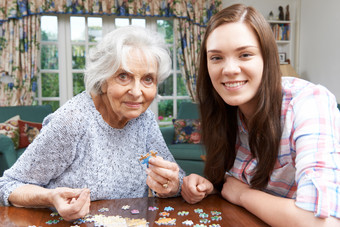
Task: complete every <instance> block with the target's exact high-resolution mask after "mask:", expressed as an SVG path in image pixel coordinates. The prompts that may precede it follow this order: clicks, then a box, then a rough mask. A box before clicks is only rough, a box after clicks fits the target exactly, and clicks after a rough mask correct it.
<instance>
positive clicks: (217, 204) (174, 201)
mask: <svg viewBox="0 0 340 227" xmlns="http://www.w3.org/2000/svg"><path fill="white" fill-rule="evenodd" d="M125 205H129V206H130V209H129V210H123V209H122V207H123V206H125ZM168 206H170V207H172V208H174V210H173V211H168V213H169V214H170V215H169V217H168V218H175V219H176V226H186V225H183V224H182V222H183V221H185V220H192V221H193V223H194V224H200V220H201V219H202V218H200V217H199V214H198V213H195V211H194V210H195V209H198V208H199V209H202V210H203V212H204V213H206V214H208V215H209V217H208V218H207V219H209V220H210V223H209V224H210V225H211V224H220V226H223V227H228V226H233V227H237V226H252V227H256V226H268V225H267V224H266V223H264V222H263V221H261V220H260V219H259V218H257V217H256V216H254V215H253V214H251V213H249V212H248V211H247V210H245V209H244V208H242V207H239V206H236V205H233V204H231V203H229V202H227V201H226V200H224V199H223V198H222V197H221V196H220V195H210V196H208V197H207V198H205V199H204V200H202V201H201V202H199V203H197V204H188V203H186V202H185V201H184V199H183V198H182V197H176V198H167V199H161V198H152V197H149V198H135V199H115V200H102V201H94V202H91V207H90V214H91V215H96V214H103V215H105V216H116V215H119V216H121V217H124V218H130V219H142V218H144V219H146V220H147V221H148V222H149V226H159V225H157V224H156V223H155V221H158V220H159V219H160V217H161V216H160V213H161V212H163V211H164V208H166V207H168ZM149 207H157V208H158V209H157V210H155V211H152V210H149ZM101 208H108V211H104V212H103V211H101V212H100V211H99V210H100V209H101ZM132 209H137V210H139V214H132V213H131V210H132ZM106 210H107V209H106ZM179 211H189V214H188V215H187V216H180V215H178V212H179ZM211 211H219V212H221V215H220V216H221V217H222V220H220V221H212V220H211V216H212V215H211ZM51 213H52V211H51V210H50V209H47V208H46V209H42V208H39V209H38V208H36V209H35V208H17V207H0V226H7V227H12V226H32V225H35V226H72V225H74V224H73V223H72V222H67V221H64V220H62V221H60V222H59V223H57V224H46V222H47V221H49V220H55V219H58V217H52V216H51V215H50V214H51ZM209 224H206V225H207V226H209ZM80 226H94V223H93V222H92V223H91V222H87V223H83V224H80Z"/></svg>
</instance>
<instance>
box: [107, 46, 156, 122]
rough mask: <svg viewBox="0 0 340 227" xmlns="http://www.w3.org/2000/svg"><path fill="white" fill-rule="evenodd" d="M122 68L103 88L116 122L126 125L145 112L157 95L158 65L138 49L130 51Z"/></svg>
mask: <svg viewBox="0 0 340 227" xmlns="http://www.w3.org/2000/svg"><path fill="white" fill-rule="evenodd" d="M126 68H127V69H128V70H125V69H124V68H123V67H122V66H121V67H120V68H119V69H118V70H117V72H116V73H115V74H114V75H113V76H112V77H110V78H109V79H108V80H107V81H106V84H104V85H103V86H102V92H103V93H106V94H107V97H108V100H109V106H107V108H112V111H113V113H114V114H115V115H116V117H117V118H118V120H119V121H129V120H131V119H133V118H136V117H138V116H139V115H141V114H142V113H143V112H145V111H146V110H147V108H148V107H149V106H150V104H151V102H152V101H153V99H154V98H155V96H156V92H157V62H156V59H154V58H146V57H145V56H144V55H143V54H142V53H141V52H140V51H139V50H138V49H133V50H131V51H130V55H128V56H127V59H126Z"/></svg>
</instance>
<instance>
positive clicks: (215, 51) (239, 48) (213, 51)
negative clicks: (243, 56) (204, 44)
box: [207, 45, 259, 53]
mask: <svg viewBox="0 0 340 227" xmlns="http://www.w3.org/2000/svg"><path fill="white" fill-rule="evenodd" d="M247 48H257V49H259V47H258V46H253V45H248V46H241V47H238V48H236V51H241V50H245V49H247ZM210 52H212V53H222V51H221V50H218V49H211V50H207V53H210Z"/></svg>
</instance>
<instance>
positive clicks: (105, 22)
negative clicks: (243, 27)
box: [35, 14, 190, 126]
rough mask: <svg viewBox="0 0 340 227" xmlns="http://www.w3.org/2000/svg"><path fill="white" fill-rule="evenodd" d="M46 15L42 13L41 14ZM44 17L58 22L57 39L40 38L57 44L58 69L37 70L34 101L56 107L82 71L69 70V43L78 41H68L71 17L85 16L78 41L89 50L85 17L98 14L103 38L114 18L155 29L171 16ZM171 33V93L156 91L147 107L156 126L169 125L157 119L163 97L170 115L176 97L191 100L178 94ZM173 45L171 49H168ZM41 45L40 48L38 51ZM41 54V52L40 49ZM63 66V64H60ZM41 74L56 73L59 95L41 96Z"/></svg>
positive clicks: (68, 94)
mask: <svg viewBox="0 0 340 227" xmlns="http://www.w3.org/2000/svg"><path fill="white" fill-rule="evenodd" d="M42 16H45V15H42ZM46 16H56V17H57V21H58V40H57V41H53V42H52V41H41V45H49V44H53V45H56V46H57V48H58V69H53V70H52V69H41V67H39V68H40V71H39V73H38V78H37V82H38V93H37V96H36V98H35V100H36V101H37V102H38V104H39V105H41V104H43V102H44V101H59V106H62V105H63V104H65V103H66V102H67V101H68V100H69V99H71V98H72V97H73V96H74V95H73V73H83V72H84V70H81V69H72V45H73V44H75V43H77V42H75V41H71V22H70V18H71V17H84V18H85V34H86V35H85V41H84V42H83V41H82V42H81V44H82V45H85V53H88V47H89V45H91V44H93V43H92V42H89V41H88V26H87V23H88V20H87V18H88V17H100V18H102V37H104V36H105V35H106V34H107V33H108V32H109V31H112V30H113V29H115V23H114V20H115V18H128V19H129V24H131V21H132V19H145V21H146V23H145V26H146V28H149V29H152V30H155V31H156V30H157V20H173V18H167V17H133V16H128V17H115V16H109V15H69V14H48V15H46ZM173 25H174V27H173V32H174V31H176V29H177V28H176V27H175V26H176V23H173ZM173 34H174V42H173V43H172V44H169V49H170V50H172V69H171V72H170V75H171V74H172V75H173V78H172V79H173V94H172V95H166V96H161V95H159V94H158V92H157V95H156V97H155V99H154V101H153V102H152V104H151V106H150V109H151V110H152V111H153V112H154V114H155V116H156V119H157V121H158V123H159V125H162V126H166V125H169V124H172V122H171V121H170V122H160V121H159V120H158V103H159V102H161V101H163V100H172V101H173V118H176V117H177V112H178V106H177V101H178V100H190V97H189V95H187V96H183V95H177V77H178V76H181V75H182V72H181V70H180V69H179V67H178V66H177V60H176V59H177V47H176V46H177V43H176V42H177V38H176V35H175V32H174V33H173ZM170 47H172V48H170ZM41 49H42V48H40V51H41ZM40 56H41V52H40ZM40 56H39V58H38V59H39V66H41V58H40ZM62 66H65V67H62ZM42 73H58V75H59V97H43V96H42V80H41V76H42Z"/></svg>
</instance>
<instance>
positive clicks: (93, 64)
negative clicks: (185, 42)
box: [84, 26, 171, 94]
mask: <svg viewBox="0 0 340 227" xmlns="http://www.w3.org/2000/svg"><path fill="white" fill-rule="evenodd" d="M132 49H138V50H139V51H140V52H141V53H142V54H143V55H144V56H145V57H146V59H148V58H150V57H151V58H152V57H153V58H154V59H156V61H157V66H158V71H157V83H158V84H160V83H162V82H163V81H164V80H165V79H166V78H167V77H168V76H169V74H170V69H171V58H170V55H169V49H168V48H167V46H166V43H165V40H164V38H163V37H162V36H161V35H160V34H159V33H157V32H155V31H151V30H148V29H145V28H142V27H137V26H126V27H122V28H118V29H115V30H113V31H112V32H110V33H108V34H107V35H105V37H104V38H103V39H102V41H100V42H99V43H98V44H97V46H96V47H93V48H91V49H90V53H89V55H88V56H87V59H86V69H85V76H84V81H85V87H86V92H87V93H88V94H91V93H93V94H100V93H101V86H102V84H103V83H104V82H105V81H106V80H107V79H108V78H109V77H111V76H112V75H114V74H115V73H116V72H117V70H118V69H119V68H120V67H123V68H124V69H126V65H127V64H126V58H127V56H129V51H130V50H132ZM150 61H151V59H150ZM126 70H128V71H130V70H129V69H126Z"/></svg>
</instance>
